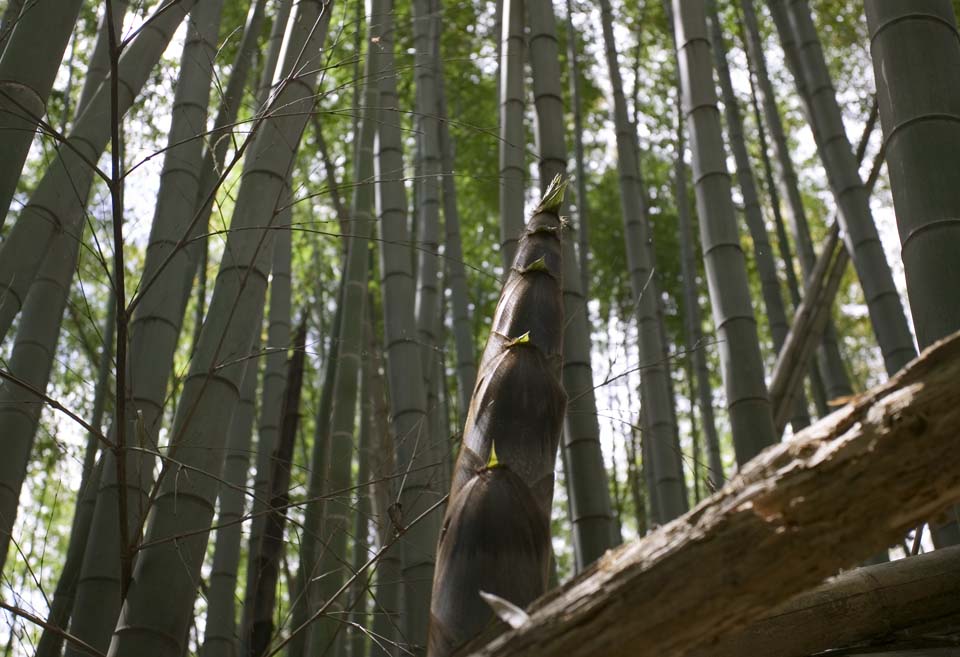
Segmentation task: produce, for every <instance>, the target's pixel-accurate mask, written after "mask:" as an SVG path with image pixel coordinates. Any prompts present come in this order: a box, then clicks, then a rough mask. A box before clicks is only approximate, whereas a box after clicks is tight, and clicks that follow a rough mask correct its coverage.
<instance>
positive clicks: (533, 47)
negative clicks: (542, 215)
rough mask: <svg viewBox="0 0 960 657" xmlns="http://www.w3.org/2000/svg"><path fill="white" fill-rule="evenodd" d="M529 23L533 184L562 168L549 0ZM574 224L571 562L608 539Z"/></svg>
mask: <svg viewBox="0 0 960 657" xmlns="http://www.w3.org/2000/svg"><path fill="white" fill-rule="evenodd" d="M526 4H527V12H526V13H527V23H528V25H529V27H530V66H531V69H532V71H533V98H534V105H535V109H536V113H537V122H536V126H537V135H536V136H537V152H538V153H539V156H540V162H539V170H540V189H541V192H542V193H545V192H546V191H547V186H548V185H549V184H550V181H551V180H553V179H554V177H556V176H557V175H565V173H566V167H567V144H566V137H565V134H564V126H565V125H566V121H565V117H564V113H563V101H562V100H561V99H562V98H563V88H562V84H561V79H562V76H561V74H560V46H559V42H558V40H557V26H556V15H555V14H554V9H553V4H552V3H551V2H549V1H548V0H527V3H526ZM573 233H574V231H573V230H566V231H564V236H563V237H564V239H563V248H564V256H563V267H564V270H563V299H564V314H565V317H566V322H567V327H566V330H565V332H564V339H563V345H564V346H563V377H562V378H563V387H564V389H565V390H566V392H567V397H568V399H569V400H570V401H569V403H568V405H567V416H566V419H565V421H564V432H563V449H564V450H565V451H566V461H565V463H566V464H567V465H568V466H569V469H568V470H567V477H568V479H569V484H568V486H569V489H570V491H571V493H572V495H571V497H570V518H571V521H572V523H573V528H574V529H573V531H574V533H575V534H576V537H575V539H574V545H575V546H578V549H577V553H576V565H577V568H578V569H581V568H583V567H585V566H587V565H589V564H590V563H592V562H593V561H594V560H595V559H596V558H598V557H599V556H600V555H602V554H603V553H604V552H605V551H606V550H607V549H609V548H610V547H611V546H612V544H613V532H612V530H611V529H610V524H611V521H612V513H611V505H610V491H609V479H608V475H607V471H606V467H605V465H604V462H603V451H602V448H601V445H600V427H599V424H598V422H597V401H596V397H595V395H594V387H593V371H592V368H591V364H590V327H589V322H588V318H587V307H586V300H585V299H584V296H583V291H582V290H581V289H580V268H579V264H578V263H579V260H578V258H577V253H576V246H575V245H576V236H575V235H574V234H573Z"/></svg>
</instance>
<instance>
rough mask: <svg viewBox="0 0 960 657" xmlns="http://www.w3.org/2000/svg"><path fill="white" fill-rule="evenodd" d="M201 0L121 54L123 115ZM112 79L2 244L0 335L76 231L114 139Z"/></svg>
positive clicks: (176, 10) (174, 6) (160, 17)
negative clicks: (65, 237) (60, 242)
mask: <svg viewBox="0 0 960 657" xmlns="http://www.w3.org/2000/svg"><path fill="white" fill-rule="evenodd" d="M195 2H196V0H168V1H167V2H164V3H163V4H162V5H161V6H160V7H159V8H158V9H157V11H156V12H155V14H154V16H153V17H151V19H150V20H149V22H148V24H149V27H148V28H147V29H144V30H141V31H140V32H139V33H138V34H137V36H136V37H135V38H134V40H133V41H132V42H131V43H129V44H128V45H127V46H126V47H125V49H124V53H123V56H122V57H121V58H120V65H119V68H118V78H119V82H120V84H118V88H119V96H118V109H119V114H120V115H121V116H122V115H123V114H125V113H126V111H127V110H128V109H129V108H130V107H131V106H132V104H133V101H134V100H135V98H136V96H137V94H139V92H140V90H141V89H142V88H143V85H144V84H145V83H146V81H147V78H148V77H149V76H150V72H151V70H152V69H153V67H154V65H155V64H156V63H157V62H158V61H159V59H160V56H161V54H162V53H163V51H164V50H165V49H166V47H167V44H168V43H169V42H170V39H171V38H172V37H173V33H174V31H176V29H177V27H178V26H179V25H180V23H181V22H182V21H183V19H184V17H185V16H186V14H187V12H189V11H190V9H191V8H192V7H193V5H194V4H195ZM110 87H111V85H109V84H104V85H101V86H100V87H98V91H97V93H96V94H94V96H93V98H92V99H91V100H90V103H89V105H88V106H87V109H86V111H84V112H83V114H82V115H80V116H79V117H77V120H76V122H75V123H74V126H73V129H72V130H71V131H70V134H69V136H68V137H67V140H66V143H64V144H62V145H61V146H60V148H58V149H57V155H56V157H54V158H53V161H52V163H51V164H50V166H49V167H48V168H47V170H46V171H45V173H44V174H43V177H42V178H41V180H40V183H39V184H38V185H37V188H36V189H35V190H34V192H33V194H32V195H31V197H30V201H29V202H28V203H27V205H26V206H24V208H23V209H22V210H21V211H20V215H19V217H18V218H17V221H16V223H15V224H14V225H13V227H12V228H11V229H10V231H9V232H8V233H7V235H6V239H5V240H4V242H3V246H2V247H0V339H2V338H3V337H4V336H6V334H7V331H8V330H9V329H10V325H11V323H12V322H13V318H14V317H15V316H16V315H17V313H18V312H20V307H21V305H22V304H23V301H24V299H25V298H26V294H27V292H28V290H29V288H30V284H31V283H32V282H33V279H34V278H35V277H36V275H37V271H39V268H40V265H41V264H42V262H43V255H44V254H45V253H46V252H47V251H48V249H49V248H50V245H51V243H52V241H53V239H54V238H55V237H56V235H57V234H60V233H69V234H76V233H78V232H79V228H80V226H82V223H83V218H84V212H83V210H84V208H85V206H86V201H87V196H88V195H89V193H90V186H91V184H92V181H93V177H94V173H95V172H94V167H93V163H95V162H96V161H97V160H98V159H99V157H100V154H101V153H102V152H103V150H104V148H105V147H106V145H107V142H108V141H109V140H110V127H111V126H110V116H111V105H112V101H111V98H110Z"/></svg>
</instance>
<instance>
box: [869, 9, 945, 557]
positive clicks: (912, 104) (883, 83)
mask: <svg viewBox="0 0 960 657" xmlns="http://www.w3.org/2000/svg"><path fill="white" fill-rule="evenodd" d="M865 7H866V13H867V26H868V27H869V29H870V49H871V53H872V56H873V69H874V72H875V77H876V80H877V98H878V101H879V105H880V120H881V123H882V125H883V134H884V139H885V141H884V143H885V145H886V157H887V165H888V166H887V170H888V171H889V175H890V188H891V190H892V192H893V205H894V209H895V210H896V215H897V228H898V229H899V232H900V243H901V246H902V255H903V266H904V274H905V276H906V279H907V294H908V296H909V299H910V310H911V313H912V315H913V323H914V327H915V329H916V332H917V342H919V344H920V348H921V349H923V348H924V347H927V346H929V345H930V344H932V343H933V342H935V341H936V340H938V339H940V338H942V337H944V336H946V335H949V334H950V333H952V332H954V331H956V330H957V329H958V328H960V303H958V301H957V297H956V294H954V292H955V290H957V286H958V285H960V269H958V268H957V259H956V254H957V247H958V245H960V220H958V217H960V214H958V212H960V197H958V189H960V187H958V184H957V183H958V176H957V170H956V166H955V163H954V158H953V157H952V156H951V153H955V152H956V151H955V148H956V146H957V144H960V130H958V129H957V120H958V118H960V89H958V87H957V81H958V80H957V78H958V72H960V71H958V69H957V65H958V63H960V47H958V42H957V19H956V16H955V14H954V10H953V6H952V5H951V3H950V2H944V1H942V0H930V1H928V2H923V3H893V2H876V0H868V2H867V3H866V5H865ZM949 515H951V516H952V518H951V521H950V522H949V523H948V524H947V525H946V526H942V525H940V524H939V523H937V524H936V525H935V526H933V537H934V542H935V543H936V545H937V547H941V546H945V545H951V544H956V543H958V542H960V529H958V523H957V520H956V518H957V510H956V508H954V509H953V513H952V514H949Z"/></svg>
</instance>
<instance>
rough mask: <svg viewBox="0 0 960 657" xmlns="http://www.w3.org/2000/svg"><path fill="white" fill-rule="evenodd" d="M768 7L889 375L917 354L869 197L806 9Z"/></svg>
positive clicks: (776, 1)
mask: <svg viewBox="0 0 960 657" xmlns="http://www.w3.org/2000/svg"><path fill="white" fill-rule="evenodd" d="M768 5H769V7H770V13H771V15H772V16H773V18H774V22H775V23H776V26H777V32H778V33H779V35H780V40H781V42H782V43H783V44H784V49H785V51H786V52H787V53H788V55H787V63H788V64H790V65H791V69H792V72H793V75H794V78H795V79H796V81H797V85H798V88H800V89H801V94H800V95H801V97H802V98H803V99H804V103H805V104H806V107H807V113H808V115H809V116H810V120H811V127H812V128H813V136H814V139H815V140H816V142H817V150H818V152H819V154H820V159H821V160H822V161H823V166H824V169H826V172H827V179H828V180H829V183H830V187H831V189H832V190H833V195H834V198H835V199H836V202H837V206H838V208H839V214H838V219H839V221H840V226H841V228H842V229H843V233H844V235H843V238H844V243H845V245H846V247H847V250H848V251H849V252H850V256H851V259H852V260H853V264H854V267H855V268H856V270H857V275H858V276H859V278H860V285H861V286H862V287H863V294H864V297H865V300H866V303H867V308H868V309H869V311H870V321H871V323H872V325H873V331H874V333H875V334H876V336H877V343H878V344H879V345H880V351H881V352H882V353H883V361H884V365H885V366H886V369H887V373H888V374H890V375H893V374H895V373H896V372H898V371H899V370H900V368H901V367H903V366H904V365H906V364H907V363H908V362H909V361H910V360H912V359H913V358H914V357H915V356H916V355H917V350H916V347H914V344H913V336H912V335H911V334H910V329H909V327H908V326H907V318H906V315H905V314H904V312H903V306H902V305H901V303H900V295H899V293H898V292H897V288H896V286H895V285H894V283H893V273H892V272H891V270H890V265H889V264H888V263H887V258H886V255H885V254H884V252H883V244H882V243H881V242H880V235H879V233H878V232H877V227H876V225H875V224H874V222H873V214H872V213H871V211H870V202H869V194H868V193H867V190H866V188H865V187H864V185H863V181H862V180H861V179H860V172H859V168H858V166H857V160H856V156H855V155H854V151H853V148H852V147H851V145H850V141H849V139H848V138H847V134H846V131H845V129H844V126H843V116H842V113H841V111H840V105H839V104H838V102H837V96H836V91H835V88H834V86H833V82H832V80H831V79H830V72H829V70H828V68H827V63H826V59H825V58H824V54H823V49H822V46H821V44H820V38H819V37H818V36H817V30H816V27H815V26H814V23H813V16H812V15H811V13H810V6H809V5H808V3H807V2H806V0H789V1H788V0H770V2H769V3H768ZM792 52H794V53H795V54H793V55H791V53H792Z"/></svg>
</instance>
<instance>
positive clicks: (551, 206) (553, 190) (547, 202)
mask: <svg viewBox="0 0 960 657" xmlns="http://www.w3.org/2000/svg"><path fill="white" fill-rule="evenodd" d="M568 182H569V181H568V180H567V179H566V178H564V177H563V176H561V175H560V174H559V173H558V174H557V175H556V176H554V177H553V180H551V181H550V186H549V187H547V191H546V192H544V194H543V198H541V199H540V203H539V204H538V205H537V209H536V210H534V214H539V213H541V212H554V213H555V212H557V211H558V210H559V209H560V205H561V204H562V203H563V194H564V192H566V191H567V183H568Z"/></svg>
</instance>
